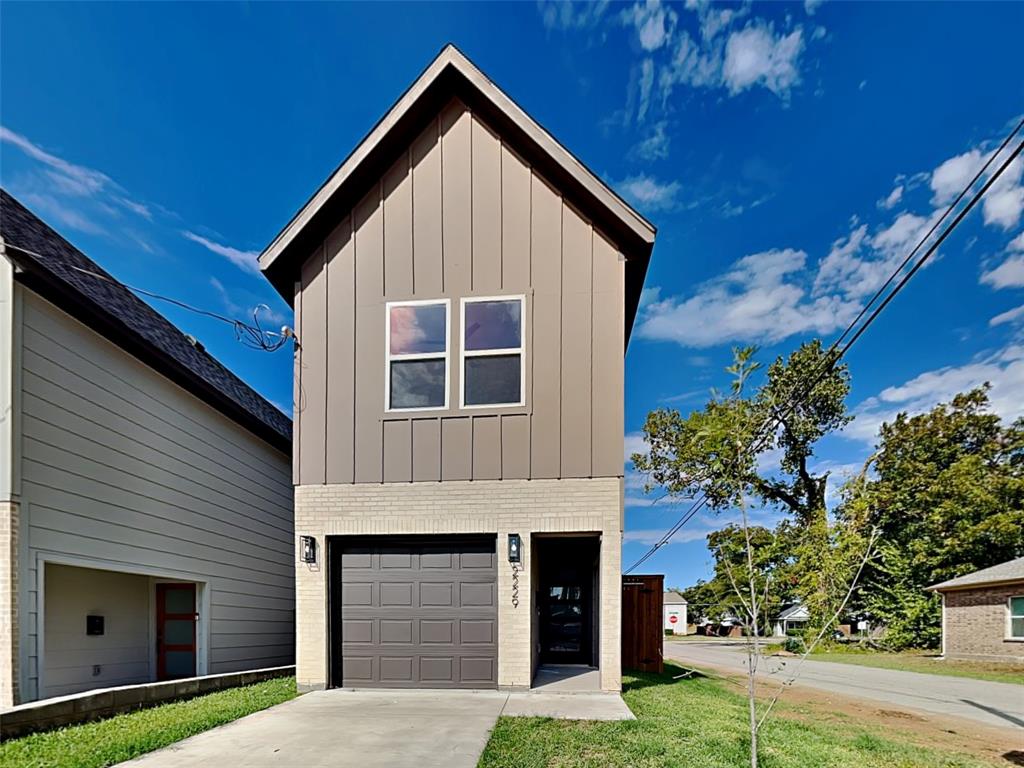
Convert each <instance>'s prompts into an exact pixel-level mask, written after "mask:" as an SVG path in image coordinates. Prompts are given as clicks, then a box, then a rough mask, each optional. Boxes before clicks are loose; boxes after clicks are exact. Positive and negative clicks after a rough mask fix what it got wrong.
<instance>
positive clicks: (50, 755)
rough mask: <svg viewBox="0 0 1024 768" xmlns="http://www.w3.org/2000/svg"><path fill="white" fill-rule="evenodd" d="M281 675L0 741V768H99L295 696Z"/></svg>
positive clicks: (290, 683) (291, 683)
mask: <svg viewBox="0 0 1024 768" xmlns="http://www.w3.org/2000/svg"><path fill="white" fill-rule="evenodd" d="M295 695H296V693H295V678H294V677H281V678H276V679H274V680H267V681H265V682H262V683H256V684H254V685H246V686H242V687H240V688H231V689H229V690H226V691H217V692H216V693H208V694H205V695H203V696H197V697H196V698H194V699H188V700H187V701H176V702H172V703H170V704H162V705H160V706H158V707H153V708H151V709H140V710H138V711H136V712H129V713H127V714H124V715H116V716H115V717H111V718H108V719H106V720H98V721H96V722H93V723H83V724H81V725H71V726H67V727H65V728H60V729H58V730H55V731H47V732H45V733H34V734H31V735H29V736H23V737H21V738H17V739H10V740H8V741H5V742H3V743H2V744H0V766H12V767H13V766H18V768H103V767H104V766H108V765H114V764H115V763H120V762H122V761H124V760H131V759H132V758H133V757H138V756H139V755H142V754H145V753H146V752H152V751H153V750H154V749H160V748H161V747H166V746H168V745H169V744H173V743H174V742H176V741H181V740H182V739H185V738H188V737H189V736H194V735H195V734H197V733H202V732H203V731H208V730H209V729H211V728H216V727H217V726H218V725H224V724H225V723H230V722H231V721H232V720H237V719H238V718H240V717H244V716H245V715H250V714H252V713H253V712H259V711H260V710H261V709H266V708H267V707H272V706H274V705H275V704H280V703H281V702H284V701H288V700H289V699H293V698H295Z"/></svg>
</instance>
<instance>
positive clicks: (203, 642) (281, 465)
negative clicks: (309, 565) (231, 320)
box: [0, 191, 295, 706]
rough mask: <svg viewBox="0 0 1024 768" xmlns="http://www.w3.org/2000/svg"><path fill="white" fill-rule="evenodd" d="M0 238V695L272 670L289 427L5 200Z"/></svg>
mask: <svg viewBox="0 0 1024 768" xmlns="http://www.w3.org/2000/svg"><path fill="white" fill-rule="evenodd" d="M0 236H2V243H0V552H2V555H0V616H2V619H0V706H9V705H11V704H13V703H21V702H26V701H32V700H35V699H42V698H49V697H51V696H58V695H62V694H68V693H74V692H77V691H82V690H88V689H93V688H105V687H109V686H113V685H121V684H128V683H138V682H146V681H151V680H156V679H169V678H176V677H188V676H193V675H196V674H199V675H202V674H206V673H217V672H230V671H237V670H244V669H252V668H259V667H269V666H277V665H284V664H290V663H291V662H292V659H293V657H294V640H293V636H294V632H293V626H294V603H293V599H294V561H295V551H294V548H293V544H294V533H293V530H294V529H293V523H292V498H291V493H292V489H291V487H290V477H289V453H290V448H291V437H290V427H291V424H290V421H289V419H288V418H287V417H286V416H285V415H283V414H281V413H280V412H279V411H278V410H277V409H276V408H274V407H273V406H272V405H271V404H270V403H268V402H267V401H266V400H264V399H263V398H262V397H260V396H259V395H258V394H256V392H254V391H253V390H252V389H250V388H249V387H248V386H246V385H245V384H244V383H243V382H242V381H240V380H239V379H238V378H237V377H236V376H235V375H234V374H232V373H231V372H230V371H228V370H227V369H226V368H225V367H224V366H222V365H221V364H220V363H218V362H217V361H216V360H215V359H214V358H212V357H211V356H210V355H209V354H207V353H206V352H204V351H203V348H202V346H201V345H199V344H198V343H197V342H195V340H193V339H190V338H189V337H187V336H186V335H185V334H184V333H182V332H181V331H180V330H178V329H177V328H175V327H174V326H173V325H172V324H171V323H170V322H168V321H167V320H166V319H165V318H164V317H162V316H161V315H160V314H158V313H157V312H155V311H154V310H153V309H151V308H150V307H149V306H148V305H147V304H145V303H144V302H142V301H141V300H140V299H138V298H137V297H136V296H135V295H133V294H132V293H131V292H130V291H128V290H126V289H125V288H124V287H123V286H121V285H120V284H118V283H117V282H115V281H113V278H110V277H109V275H107V273H105V272H104V271H103V270H102V269H101V268H100V267H99V266H97V265H96V264H95V263H94V262H93V261H91V260H90V259H88V258H87V257H85V256H84V255H83V254H82V253H81V252H79V251H78V250H77V249H76V248H75V247H74V246H72V245H71V244H70V243H68V242H67V241H66V240H65V239H64V238H62V237H61V236H60V235H58V234H57V233H56V232H55V231H53V230H52V229H50V228H49V227H48V226H47V225H46V224H44V223H43V222H42V221H40V220H39V219H38V218H36V216H35V215H33V214H32V213H31V212H30V211H29V210H27V209H26V208H25V207H24V206H22V205H21V203H19V202H18V201H17V200H15V199H14V198H13V197H11V196H10V195H9V194H8V193H7V192H6V191H0ZM154 258H155V257H154ZM165 267H166V268H170V265H165Z"/></svg>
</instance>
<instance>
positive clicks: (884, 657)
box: [808, 648, 1024, 685]
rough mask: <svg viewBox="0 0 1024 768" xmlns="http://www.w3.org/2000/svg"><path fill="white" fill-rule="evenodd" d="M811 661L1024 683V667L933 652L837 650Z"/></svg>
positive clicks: (812, 656)
mask: <svg viewBox="0 0 1024 768" xmlns="http://www.w3.org/2000/svg"><path fill="white" fill-rule="evenodd" d="M808 658H810V659H813V660H814V661H834V662H837V663H839V664H859V665H860V666H863V667H878V668H880V669H899V670H903V671H904V672H926V673H928V674H931V675H949V676H950V677H973V678H975V679H977V680H991V681H993V682H997V683H1017V684H1018V685H1021V684H1024V665H1021V664H1004V663H998V662H994V661H957V660H955V659H939V658H936V656H935V654H934V652H921V651H917V652H914V651H907V652H904V653H884V652H882V651H856V650H847V649H845V648H837V649H835V650H827V651H820V652H815V653H812V654H811V655H810V656H809V657H808Z"/></svg>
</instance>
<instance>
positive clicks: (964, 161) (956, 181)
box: [929, 149, 988, 205]
mask: <svg viewBox="0 0 1024 768" xmlns="http://www.w3.org/2000/svg"><path fill="white" fill-rule="evenodd" d="M987 159H988V158H987V157H984V156H982V153H981V150H978V149H972V150H971V151H969V152H964V153H963V154H962V155H956V156H955V157H951V158H949V159H948V160H946V161H945V162H943V163H941V164H940V165H939V167H938V168H936V169H935V170H934V171H932V177H931V181H930V182H929V186H931V188H932V192H933V193H934V194H933V196H932V203H933V204H934V205H947V204H949V203H951V202H952V201H953V199H954V198H955V197H956V196H957V195H958V194H960V192H961V191H962V190H963V188H964V187H965V186H967V182H968V181H970V180H971V178H972V177H973V176H974V174H976V173H977V172H978V171H979V170H980V169H981V166H982V165H983V164H984V163H985V160H987Z"/></svg>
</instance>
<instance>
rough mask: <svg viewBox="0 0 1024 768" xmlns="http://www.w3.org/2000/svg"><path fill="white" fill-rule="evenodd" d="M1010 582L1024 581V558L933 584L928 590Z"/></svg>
mask: <svg viewBox="0 0 1024 768" xmlns="http://www.w3.org/2000/svg"><path fill="white" fill-rule="evenodd" d="M1008 581H1024V557H1018V558H1017V559H1016V560H1009V561H1007V562H1005V563H999V565H993V566H992V567H990V568H982V569H981V570H980V571H974V572H973V573H966V574H964V575H963V576H958V577H957V578H955V579H949V580H948V581H943V582H942V583H940V584H933V585H932V586H930V587H928V589H934V590H937V591H942V590H944V589H959V588H961V587H977V586H982V585H985V584H1002V583H1005V582H1008Z"/></svg>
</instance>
